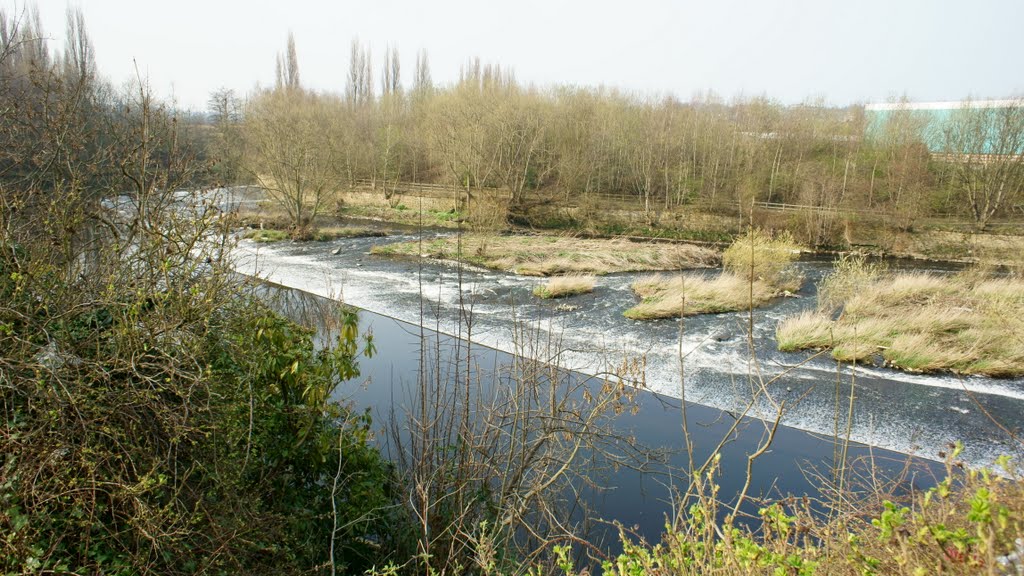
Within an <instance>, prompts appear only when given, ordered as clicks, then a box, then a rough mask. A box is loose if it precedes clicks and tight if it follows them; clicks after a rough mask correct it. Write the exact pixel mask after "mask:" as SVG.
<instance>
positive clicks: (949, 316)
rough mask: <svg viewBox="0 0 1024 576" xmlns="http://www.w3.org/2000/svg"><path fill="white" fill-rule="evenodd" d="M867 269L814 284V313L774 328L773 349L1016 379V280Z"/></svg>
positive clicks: (1019, 364) (1019, 362)
mask: <svg viewBox="0 0 1024 576" xmlns="http://www.w3.org/2000/svg"><path fill="white" fill-rule="evenodd" d="M869 266H870V265H868V264H867V263H866V262H864V259H863V258H857V257H854V258H850V259H847V260H846V261H843V262H841V263H840V265H839V266H837V268H836V271H835V272H833V273H832V274H831V275H830V276H828V277H826V278H825V280H824V281H823V282H822V287H821V300H820V302H819V309H818V310H816V311H807V312H803V313H801V314H800V315H797V316H794V317H791V318H788V319H786V320H784V321H783V322H782V323H780V324H779V327H778V329H777V332H776V337H777V340H778V344H779V349H780V350H784V351H793V350H802V349H812V348H816V349H823V348H830V349H831V350H832V356H833V357H835V358H837V359H840V360H845V361H857V362H870V363H875V364H886V365H889V366H893V367H895V368H900V369H903V370H908V371H914V372H939V371H952V372H956V373H962V374H983V375H988V376H996V377H1014V376H1020V375H1024V280H1021V279H1014V278H991V277H987V276H983V275H979V274H977V273H973V272H972V273H966V274H960V275H956V276H938V275H934V274H922V273H899V274H889V273H884V272H881V271H879V270H870V269H868V267H869ZM836 312H840V313H839V314H838V315H837V319H836V320H833V319H832V316H835V315H836V314H835V313H836Z"/></svg>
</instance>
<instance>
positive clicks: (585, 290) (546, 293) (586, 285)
mask: <svg viewBox="0 0 1024 576" xmlns="http://www.w3.org/2000/svg"><path fill="white" fill-rule="evenodd" d="M593 291H594V277H593V276H592V275H581V274H572V275H569V276H555V277H552V278H551V279H550V280H548V281H547V283H546V284H544V285H541V286H537V287H536V288H534V289H533V294H534V296H537V297H539V298H544V299H549V298H565V297H567V296H577V295H579V294H589V293H591V292H593Z"/></svg>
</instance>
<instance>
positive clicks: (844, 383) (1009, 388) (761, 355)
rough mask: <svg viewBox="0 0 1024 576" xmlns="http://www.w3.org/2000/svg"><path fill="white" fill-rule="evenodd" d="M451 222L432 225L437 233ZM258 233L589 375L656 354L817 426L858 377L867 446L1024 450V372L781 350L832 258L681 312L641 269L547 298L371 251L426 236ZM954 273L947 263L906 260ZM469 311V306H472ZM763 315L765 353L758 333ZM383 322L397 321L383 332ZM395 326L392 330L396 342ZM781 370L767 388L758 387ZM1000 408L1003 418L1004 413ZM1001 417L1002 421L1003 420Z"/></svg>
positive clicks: (651, 378)
mask: <svg viewBox="0 0 1024 576" xmlns="http://www.w3.org/2000/svg"><path fill="white" fill-rule="evenodd" d="M439 233H443V232H424V234H427V235H430V236H433V235H436V234H439ZM416 237H417V236H416V233H415V232H410V233H407V234H398V235H393V236H391V237H390V238H386V239H382V238H354V239H342V240H337V241H332V242H307V243H288V242H284V243H276V244H254V243H252V242H249V241H245V240H243V241H241V243H240V244H239V246H238V248H237V249H236V252H235V255H236V261H237V266H238V268H239V270H241V271H243V272H245V273H248V274H254V275H259V276H261V277H263V278H265V279H267V280H270V281H272V282H275V283H278V284H281V285H283V286H288V287H292V288H297V289H300V290H303V291H306V292H309V293H312V294H317V295H320V296H325V297H330V298H336V299H341V300H343V301H344V302H346V303H347V304H350V305H353V306H356V307H359V308H362V309H365V310H368V311H371V312H374V313H377V314H379V315H381V316H386V317H390V318H393V319H396V320H399V321H402V322H407V323H411V324H414V325H415V324H419V323H420V319H421V318H423V319H424V320H423V321H424V323H425V324H426V325H427V326H428V327H430V328H434V329H437V330H438V331H439V332H442V333H445V334H450V335H455V336H460V337H465V336H466V335H467V334H466V332H467V328H466V321H465V319H466V318H467V316H468V317H470V318H471V323H472V334H471V338H472V340H473V341H474V342H476V343H479V344H483V345H486V346H488V347H491V348H494V349H497V350H501V351H505V352H513V351H515V349H516V346H517V339H516V336H515V335H516V334H517V333H520V334H521V332H516V330H515V328H516V326H519V327H520V330H521V329H522V326H524V325H525V326H528V328H529V332H530V333H531V334H533V337H534V339H536V340H544V341H551V342H557V343H558V345H559V347H560V348H561V349H562V350H564V352H563V354H562V355H561V361H562V362H561V363H562V365H563V366H564V367H566V368H569V369H572V370H576V371H579V372H582V373H584V374H598V373H604V372H608V371H614V370H615V368H616V367H617V366H619V365H621V363H622V362H623V360H625V359H642V360H643V364H644V365H645V366H646V370H645V374H644V375H643V382H644V384H645V386H646V387H647V388H648V389H649V390H651V391H653V392H656V393H659V394H663V395H666V396H669V397H676V398H678V397H679V396H680V389H681V387H680V374H681V373H682V374H684V375H685V383H686V387H685V390H686V400H687V401H688V402H691V403H696V404H699V405H703V406H709V407H713V408H717V409H721V410H726V411H730V412H737V411H741V410H743V408H744V407H745V406H746V405H747V404H748V403H749V402H750V400H751V398H752V397H753V396H756V400H755V403H754V404H755V405H754V407H753V408H752V409H751V410H750V412H749V414H750V415H751V416H755V417H758V418H762V419H766V420H773V419H774V418H775V417H776V416H777V413H778V405H780V404H781V403H782V402H783V401H785V405H786V407H785V410H784V414H783V418H782V422H783V424H785V425H787V426H790V427H793V428H797V429H800V430H804V431H809V432H813V433H816V434H823V435H832V434H833V433H834V432H835V430H836V429H837V418H838V429H840V430H842V431H845V430H846V422H845V414H846V413H847V410H848V407H849V397H850V393H851V387H852V391H853V396H854V402H853V415H854V416H853V421H852V423H851V424H850V437H851V438H852V439H853V440H855V441H857V442H861V443H864V444H867V445H871V446H876V447H880V448H885V449H888V450H892V451H896V452H901V453H906V454H914V455H918V456H921V457H924V458H931V459H937V458H938V454H939V452H940V451H943V450H946V446H947V445H948V444H949V443H950V442H953V441H957V440H959V441H962V442H963V443H964V444H965V445H966V446H967V450H966V451H965V454H964V458H965V461H966V462H967V463H969V464H971V465H975V466H982V465H990V464H991V463H992V462H993V461H994V460H995V458H996V457H998V456H1000V455H1002V454H1009V455H1012V456H1015V457H1020V456H1021V455H1024V451H1022V450H1021V447H1020V445H1019V444H1017V443H1015V442H1014V441H1013V440H1012V439H1011V438H1010V437H1009V435H1008V434H1007V432H1006V431H1005V430H1004V429H1003V428H1005V429H1007V430H1009V431H1011V432H1013V433H1015V434H1018V435H1019V434H1020V433H1021V432H1022V424H1024V380H1022V379H1013V380H1001V379H992V378H985V377H961V376H957V375H950V374H943V375H921V374H908V373H904V372H899V371H895V370H890V369H886V368H872V367H853V368H852V367H850V366H846V365H844V366H842V367H839V368H837V365H836V363H835V362H834V361H832V360H831V359H829V358H828V357H827V356H826V355H822V356H820V357H817V358H811V359H810V360H808V358H810V357H811V354H809V353H781V352H778V351H777V350H776V346H775V326H776V324H777V323H778V322H779V320H780V319H782V318H784V317H786V316H788V315H790V314H793V313H796V312H798V311H800V310H802V309H804V308H808V307H812V306H814V304H815V286H816V284H817V282H818V281H819V280H820V278H821V277H822V276H823V275H824V274H825V273H827V272H828V271H829V270H830V269H831V263H830V262H829V261H827V260H822V259H811V260H805V261H802V262H800V263H799V264H798V266H799V267H800V269H801V271H802V272H803V273H804V275H805V277H806V281H805V283H804V287H803V288H802V289H801V290H800V291H799V293H798V294H797V297H795V298H781V299H778V300H777V301H775V302H773V303H772V304H771V305H769V306H767V307H765V308H763V309H760V310H756V311H754V313H753V318H752V319H751V318H750V316H749V314H748V313H746V312H742V313H728V314H713V315H703V316H698V317H690V318H687V319H686V320H685V321H684V322H683V323H680V322H679V321H678V320H658V321H634V320H629V319H627V318H625V317H623V315H622V312H623V311H624V310H626V309H627V308H629V307H630V306H632V305H633V303H634V302H635V297H634V296H633V294H632V293H631V291H630V289H629V285H630V283H631V282H632V281H633V280H634V279H635V278H636V277H637V276H638V275H637V274H613V275H608V276H603V277H599V278H598V280H597V284H596V287H595V290H594V292H593V293H592V294H588V295H584V296H579V297H575V298H572V299H568V300H558V301H543V300H539V299H537V298H535V297H533V296H532V295H531V290H532V288H533V287H534V286H536V285H537V284H538V283H540V282H541V280H539V279H537V278H530V277H521V276H516V275H514V274H510V273H503V272H495V271H488V270H480V269H475V268H470V267H463V268H462V269H461V270H460V269H459V267H457V266H455V265H453V264H451V263H441V262H435V261H429V260H425V259H424V260H423V261H422V262H420V261H409V260H394V259H387V258H383V257H378V256H374V255H371V254H369V250H370V248H371V247H372V246H373V245H376V244H379V243H381V242H398V241H406V240H414V239H416ZM897 265H900V266H904V267H905V266H908V265H909V266H913V267H914V268H915V269H918V270H920V269H933V270H934V271H936V272H939V273H945V272H949V270H948V269H945V268H943V267H941V266H932V267H930V266H928V265H923V264H921V263H897ZM460 310H464V311H467V312H460ZM751 322H752V325H753V339H752V340H753V343H754V354H753V355H752V354H751V352H750V346H749V344H748V342H749V341H748V339H747V337H746V334H747V330H748V326H750V324H751ZM382 333H383V332H382ZM390 344H391V342H390V336H387V337H378V345H379V347H380V348H381V349H383V350H387V348H388V346H389V345H390ZM761 383H767V388H766V390H767V394H758V393H757V392H758V391H759V390H761V387H760V385H761ZM993 420H994V421H995V422H993ZM996 422H998V425H997V424H996Z"/></svg>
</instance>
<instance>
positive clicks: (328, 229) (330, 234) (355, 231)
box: [313, 226, 387, 242]
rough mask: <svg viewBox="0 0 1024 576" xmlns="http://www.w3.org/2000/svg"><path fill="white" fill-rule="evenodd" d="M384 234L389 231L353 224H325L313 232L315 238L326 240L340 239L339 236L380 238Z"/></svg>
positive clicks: (321, 240)
mask: <svg viewBox="0 0 1024 576" xmlns="http://www.w3.org/2000/svg"><path fill="white" fill-rule="evenodd" d="M384 236H387V233H386V232H384V231H382V230H373V229H370V228H359V227H353V226H325V227H322V228H317V230H316V231H315V232H314V233H313V240H316V241H317V242H326V241H328V240H338V239H339V238H380V237H384Z"/></svg>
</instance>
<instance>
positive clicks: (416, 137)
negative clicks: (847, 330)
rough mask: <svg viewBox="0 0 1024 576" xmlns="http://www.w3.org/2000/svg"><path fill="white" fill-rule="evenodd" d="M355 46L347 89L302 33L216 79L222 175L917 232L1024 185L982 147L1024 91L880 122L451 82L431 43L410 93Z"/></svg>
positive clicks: (472, 73) (506, 78)
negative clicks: (307, 74) (299, 41)
mask: <svg viewBox="0 0 1024 576" xmlns="http://www.w3.org/2000/svg"><path fill="white" fill-rule="evenodd" d="M352 55H353V57H352V62H351V69H350V73H349V77H348V86H347V88H346V90H345V91H344V93H338V94H333V93H314V92H312V91H309V90H306V89H304V88H303V87H302V86H301V84H300V83H299V74H298V61H297V58H296V57H295V50H294V41H293V40H291V39H290V40H289V48H288V50H287V51H286V55H285V56H283V57H281V58H279V60H278V82H277V85H276V86H275V87H274V88H273V89H263V90H257V91H256V92H254V93H252V94H251V95H249V97H248V98H247V99H246V100H245V101H244V102H243V101H241V100H240V99H239V98H237V97H236V96H235V94H234V93H232V92H230V91H224V90H222V91H218V92H216V93H214V94H213V96H212V97H211V100H210V112H211V114H210V116H209V117H210V119H211V120H212V123H213V126H214V128H215V129H214V130H213V138H211V143H212V147H211V153H212V155H213V156H215V157H216V158H218V159H219V160H220V161H221V164H220V170H221V172H220V173H221V176H222V177H223V178H224V179H227V180H246V179H251V178H252V177H253V176H259V177H260V179H261V183H263V184H264V185H266V186H268V187H271V188H274V187H282V188H284V190H281V192H282V193H283V195H284V196H286V197H289V198H291V199H292V200H302V201H303V202H307V203H311V204H310V205H312V203H313V198H315V197H319V196H318V193H319V191H321V190H326V189H328V188H334V189H337V188H339V187H342V188H343V187H344V186H345V185H346V184H351V183H354V182H356V181H370V182H372V183H373V184H374V185H375V187H377V188H380V189H381V190H383V191H385V193H388V192H389V191H390V190H392V189H394V188H395V187H396V185H397V184H398V183H402V182H405V183H410V182H415V183H434V184H446V185H451V186H453V187H460V188H463V189H465V190H466V191H467V192H470V193H472V192H473V191H476V190H482V189H499V190H502V191H504V192H505V193H506V194H507V198H508V199H509V205H510V208H511V210H513V211H514V210H516V209H517V208H520V207H522V206H524V205H528V204H529V203H530V202H531V200H537V199H538V198H543V199H544V200H547V201H552V200H557V199H564V200H565V201H568V202H572V203H574V204H584V205H589V206H592V207H593V208H595V209H600V204H601V202H602V200H601V199H602V198H603V197H605V196H607V195H620V196H622V197H623V198H627V199H632V200H633V201H635V203H636V207H637V209H638V210H642V211H643V213H644V214H645V217H646V219H647V220H648V221H649V222H650V223H651V224H652V225H653V224H657V222H658V220H659V217H660V215H661V213H662V212H663V211H665V210H670V209H672V208H674V207H677V206H680V205H686V204H695V203H696V204H701V205H702V206H705V207H710V208H716V207H731V208H733V209H735V208H736V207H741V208H743V207H747V209H749V206H750V205H751V204H752V202H755V201H756V202H771V203H785V204H794V205H800V206H806V207H815V208H824V209H827V210H847V209H848V210H865V209H867V210H872V211H878V212H882V213H883V214H888V215H891V217H892V219H893V222H895V223H896V224H897V226H899V227H901V228H906V229H909V228H911V227H913V225H914V222H915V220H916V219H918V218H920V217H923V216H929V215H946V216H955V217H961V218H964V219H971V220H973V221H974V222H976V224H977V225H978V226H979V227H981V228H983V227H985V226H986V225H987V224H988V223H989V221H990V220H991V219H993V218H998V217H1000V216H1004V215H1008V214H1010V213H1011V211H1012V209H1013V208H1014V206H1016V205H1017V204H1019V203H1020V202H1021V201H1022V198H1024V195H1022V190H1021V189H1022V186H1024V164H1022V161H1021V156H1020V154H1019V153H1018V154H1013V153H1009V154H1007V153H1004V154H1001V155H1000V154H992V153H989V154H984V155H977V154H975V153H974V152H975V151H976V150H982V149H983V150H986V151H989V152H991V149H992V142H993V141H997V142H1000V143H1001V145H1000V147H999V150H1000V151H1003V152H1006V151H1019V150H1022V149H1024V106H1022V105H1021V103H1022V102H1024V101H1021V100H1018V101H1016V105H1011V106H1007V107H1004V108H983V107H971V106H966V107H964V108H963V109H962V110H958V111H955V112H954V113H953V114H951V115H948V116H946V117H944V118H942V119H941V121H935V120H933V119H931V118H929V117H928V116H925V115H922V114H921V113H919V112H915V111H913V110H910V109H909V108H906V107H902V106H899V105H897V106H894V107H893V109H892V110H889V111H888V112H887V114H885V117H884V118H883V119H882V120H881V121H879V119H878V118H875V119H873V120H869V119H868V118H867V115H866V114H865V109H864V107H863V106H859V105H858V106H850V107H846V108H834V107H828V106H826V105H824V104H822V103H821V102H816V101H811V102H808V103H806V104H803V105H799V106H786V105H782V104H781V103H779V102H777V101H774V100H771V99H768V98H765V97H753V98H737V99H734V100H731V101H724V100H723V99H721V98H719V97H717V96H714V95H704V96H698V97H695V98H693V99H692V100H690V101H688V102H683V101H680V100H678V99H676V98H673V97H670V96H669V97H662V98H652V97H644V96H640V95H636V94H630V93H625V92H621V91H617V90H614V89H607V88H585V87H568V86H560V87H553V88H537V87H534V86H523V85H522V84H520V83H518V82H517V81H516V80H515V77H514V75H513V74H512V73H511V72H510V71H509V70H507V69H503V68H501V67H499V66H496V65H485V64H482V63H481V62H480V61H479V60H478V59H476V60H470V61H469V62H467V64H466V65H465V66H463V68H462V73H461V76H460V79H459V81H458V82H456V83H454V84H451V85H444V86H437V85H435V84H433V83H432V82H431V80H430V72H429V65H428V61H427V57H426V54H425V53H420V54H419V55H418V56H417V67H416V70H415V74H414V80H413V82H412V83H411V86H410V87H409V88H408V89H407V90H403V89H402V87H401V86H402V84H401V82H400V68H399V64H398V57H397V52H395V51H393V50H389V51H388V55H387V57H386V58H385V62H384V64H383V67H382V74H381V82H380V89H379V90H377V91H375V90H374V82H373V74H372V70H371V68H370V67H371V62H370V60H369V57H368V51H367V49H365V48H363V47H361V46H360V45H359V44H353V47H352ZM993 139H995V140H993ZM936 142H938V143H940V146H939V148H940V150H939V151H938V152H937V151H935V150H931V151H930V150H929V144H930V145H931V146H932V148H935V143H936ZM303 179H305V180H303ZM284 180H289V181H290V184H286V183H283V181H284ZM827 233H828V230H822V231H821V235H822V237H821V238H809V240H811V241H812V242H813V241H818V240H823V239H824V237H825V236H826V235H827Z"/></svg>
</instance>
